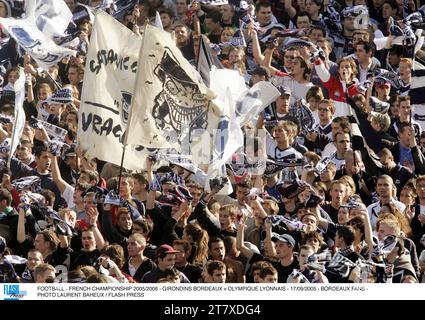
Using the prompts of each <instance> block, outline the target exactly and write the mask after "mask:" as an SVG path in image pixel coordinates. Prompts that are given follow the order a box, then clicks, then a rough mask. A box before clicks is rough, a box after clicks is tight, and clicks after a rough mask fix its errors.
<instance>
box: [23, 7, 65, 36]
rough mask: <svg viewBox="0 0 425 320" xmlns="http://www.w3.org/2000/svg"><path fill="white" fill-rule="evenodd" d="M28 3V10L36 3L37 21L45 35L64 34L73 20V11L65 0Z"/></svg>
mask: <svg viewBox="0 0 425 320" xmlns="http://www.w3.org/2000/svg"><path fill="white" fill-rule="evenodd" d="M26 3H27V4H26V5H27V10H28V9H29V6H30V5H36V8H35V22H36V25H37V27H38V29H39V30H40V31H41V32H43V34H44V35H45V36H47V37H49V38H53V37H54V36H62V35H63V34H64V32H65V30H66V29H67V28H68V25H69V23H70V22H71V20H72V12H71V10H69V8H68V6H67V5H66V3H65V2H64V1H63V0H36V1H27V2H26Z"/></svg>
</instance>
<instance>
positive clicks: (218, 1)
mask: <svg viewBox="0 0 425 320" xmlns="http://www.w3.org/2000/svg"><path fill="white" fill-rule="evenodd" d="M200 3H202V4H206V5H209V6H221V5H223V4H228V3H229V2H228V1H227V0H201V1H200Z"/></svg>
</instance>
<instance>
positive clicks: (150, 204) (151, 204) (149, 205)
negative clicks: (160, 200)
mask: <svg viewBox="0 0 425 320" xmlns="http://www.w3.org/2000/svg"><path fill="white" fill-rule="evenodd" d="M152 165H153V163H152V161H151V160H150V159H149V158H146V171H147V179H148V182H149V184H151V183H152V182H153V181H154V179H155V177H154V175H153V170H152ZM155 196H156V191H155V190H149V193H148V196H147V199H146V209H147V210H149V209H153V208H155Z"/></svg>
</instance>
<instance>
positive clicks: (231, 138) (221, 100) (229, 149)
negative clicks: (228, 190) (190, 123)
mask: <svg viewBox="0 0 425 320" xmlns="http://www.w3.org/2000/svg"><path fill="white" fill-rule="evenodd" d="M210 88H211V90H213V91H214V93H216V94H217V97H216V98H215V99H214V103H215V104H216V105H217V106H220V107H221V108H220V118H219V123H218V125H217V127H216V128H217V130H215V131H214V132H213V137H214V143H213V145H214V148H213V159H212V163H211V165H210V166H209V170H208V171H209V173H208V176H209V178H211V179H212V178H215V177H216V176H217V175H219V176H221V175H222V172H221V170H222V168H223V167H224V166H225V164H226V162H227V161H228V160H229V159H230V158H231V157H232V155H233V153H235V152H236V151H237V150H238V149H239V148H240V147H242V146H243V133H242V127H241V125H240V124H239V123H238V122H237V121H236V112H235V101H236V99H237V98H238V97H239V96H240V93H241V92H244V91H246V85H245V80H244V78H243V77H241V76H240V74H239V72H237V71H235V70H229V69H214V70H212V71H211V72H210ZM224 173H225V170H224Z"/></svg>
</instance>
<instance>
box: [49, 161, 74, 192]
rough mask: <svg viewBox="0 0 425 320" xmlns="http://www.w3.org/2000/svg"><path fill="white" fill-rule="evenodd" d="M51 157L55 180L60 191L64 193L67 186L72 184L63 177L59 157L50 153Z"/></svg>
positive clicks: (51, 167)
mask: <svg viewBox="0 0 425 320" xmlns="http://www.w3.org/2000/svg"><path fill="white" fill-rule="evenodd" d="M49 157H50V159H51V165H50V169H51V170H52V178H53V182H54V183H55V184H56V186H57V187H58V189H59V191H60V193H64V192H65V189H66V188H70V187H71V186H70V185H69V184H68V183H67V182H66V181H65V180H64V179H62V175H61V172H60V170H59V165H58V159H57V158H56V156H54V155H53V154H51V153H49Z"/></svg>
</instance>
